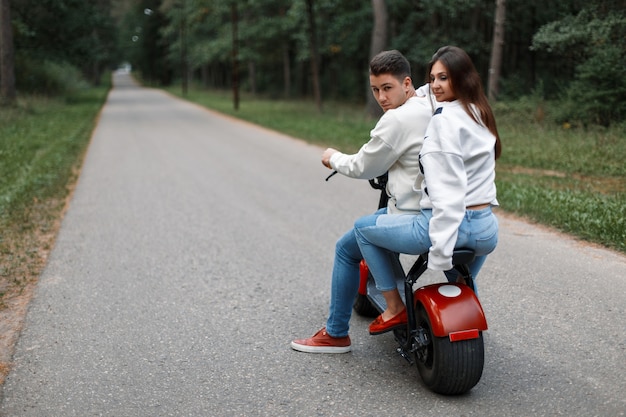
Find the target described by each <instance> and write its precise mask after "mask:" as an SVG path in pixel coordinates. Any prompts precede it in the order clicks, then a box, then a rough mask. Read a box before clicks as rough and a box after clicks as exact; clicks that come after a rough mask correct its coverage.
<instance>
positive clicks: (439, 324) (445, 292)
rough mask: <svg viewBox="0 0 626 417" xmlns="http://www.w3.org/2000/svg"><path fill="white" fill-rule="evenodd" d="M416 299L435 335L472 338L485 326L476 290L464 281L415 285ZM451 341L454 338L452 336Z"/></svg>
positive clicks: (485, 322)
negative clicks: (424, 311) (423, 285)
mask: <svg viewBox="0 0 626 417" xmlns="http://www.w3.org/2000/svg"><path fill="white" fill-rule="evenodd" d="M415 301H416V302H419V303H421V304H422V306H424V309H426V313H427V314H428V317H429V318H430V322H431V326H432V329H431V330H432V332H433V334H434V335H435V336H437V337H445V336H450V338H451V340H452V339H453V337H458V339H457V340H463V339H468V338H473V337H472V336H471V335H472V332H473V333H475V334H476V336H475V337H478V332H480V331H484V330H487V320H486V319H485V313H484V311H483V308H482V306H481V305H480V301H478V297H476V294H474V292H473V291H472V290H471V289H470V288H469V287H468V286H467V285H465V284H456V283H451V284H448V283H439V284H432V285H427V286H425V287H421V288H418V289H417V290H416V291H415ZM453 341H454V340H453Z"/></svg>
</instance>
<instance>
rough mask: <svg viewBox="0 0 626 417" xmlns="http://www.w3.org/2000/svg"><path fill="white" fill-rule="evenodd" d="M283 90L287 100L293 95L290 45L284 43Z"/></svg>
mask: <svg viewBox="0 0 626 417" xmlns="http://www.w3.org/2000/svg"><path fill="white" fill-rule="evenodd" d="M283 89H284V95H285V98H289V96H290V95H291V62H290V60H289V44H288V43H287V42H284V43H283Z"/></svg>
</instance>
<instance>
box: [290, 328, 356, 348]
mask: <svg viewBox="0 0 626 417" xmlns="http://www.w3.org/2000/svg"><path fill="white" fill-rule="evenodd" d="M291 348H292V349H294V350H298V351H300V352H307V353H346V352H350V350H351V349H352V345H351V343H350V336H344V337H332V336H331V335H329V334H328V333H326V327H322V328H321V329H320V330H319V331H318V332H317V333H315V334H314V335H313V337H310V338H308V339H296V340H294V341H293V342H291Z"/></svg>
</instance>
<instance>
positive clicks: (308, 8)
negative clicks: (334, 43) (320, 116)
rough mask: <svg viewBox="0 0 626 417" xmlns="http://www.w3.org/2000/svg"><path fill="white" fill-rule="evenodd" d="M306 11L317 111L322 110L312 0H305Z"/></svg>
mask: <svg viewBox="0 0 626 417" xmlns="http://www.w3.org/2000/svg"><path fill="white" fill-rule="evenodd" d="M306 11H307V17H308V20H309V51H310V55H311V73H312V74H311V76H312V78H313V96H314V97H315V105H316V106H317V110H318V111H319V112H321V111H322V93H321V90H320V74H319V63H318V61H319V55H318V53H317V30H316V27H315V12H314V10H313V0H306Z"/></svg>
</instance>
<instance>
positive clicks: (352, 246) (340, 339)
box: [291, 50, 432, 353]
mask: <svg viewBox="0 0 626 417" xmlns="http://www.w3.org/2000/svg"><path fill="white" fill-rule="evenodd" d="M370 85H371V89H372V94H373V95H374V97H375V98H376V101H377V102H378V104H379V105H380V106H381V107H382V109H383V111H384V112H385V113H384V114H383V116H382V117H381V118H380V120H379V121H378V123H377V124H376V126H375V127H374V129H372V131H371V132H370V140H369V141H368V142H367V143H366V144H364V145H363V146H362V147H361V149H360V150H359V152H358V153H356V154H352V155H346V154H344V153H341V152H339V151H337V150H336V149H332V148H328V149H326V150H325V151H324V153H323V154H322V164H324V165H325V166H326V167H328V168H330V169H334V170H335V171H337V172H338V173H340V174H343V175H345V176H348V177H351V178H359V179H372V178H376V177H378V176H381V175H383V174H385V173H386V172H387V173H388V180H387V186H386V192H387V195H388V196H389V200H388V204H387V207H386V208H383V209H381V210H380V211H381V212H382V213H389V214H391V213H410V214H417V213H419V210H420V206H419V201H420V197H421V195H420V193H419V191H416V190H414V188H413V187H414V184H415V179H416V177H417V175H418V172H419V153H420V150H421V148H422V144H423V140H424V132H425V130H426V126H427V125H428V122H429V121H430V118H431V115H432V107H431V104H430V101H429V99H428V98H427V97H420V96H418V95H417V94H416V91H415V88H414V87H413V82H412V81H411V66H410V64H409V62H408V61H407V59H406V58H405V57H404V56H403V55H402V54H401V53H400V52H398V51H395V50H394V51H384V52H381V53H380V54H378V55H376V56H375V57H374V58H373V59H372V61H371V62H370ZM420 91H422V90H421V89H420ZM362 258H363V257H362V256H361V252H360V250H359V246H358V244H357V241H356V237H355V235H354V229H352V230H350V231H349V232H347V233H346V234H345V235H344V236H343V237H341V238H340V239H339V240H338V241H337V244H336V247H335V262H334V265H333V272H332V283H331V297H330V313H329V316H328V319H327V321H326V327H324V328H322V329H321V330H319V331H318V332H317V333H315V335H313V336H312V337H310V338H308V339H298V340H294V341H292V342H291V347H292V348H293V349H295V350H298V351H301V352H308V353H345V352H349V351H350V350H351V342H350V336H349V335H348V330H349V322H350V317H351V315H352V304H353V302H354V299H355V297H356V295H357V291H358V287H359V263H360V261H361V259H362ZM395 267H397V268H399V269H398V271H401V270H402V269H401V268H402V267H401V265H400V263H399V261H398V263H397V265H396V266H395Z"/></svg>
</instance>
